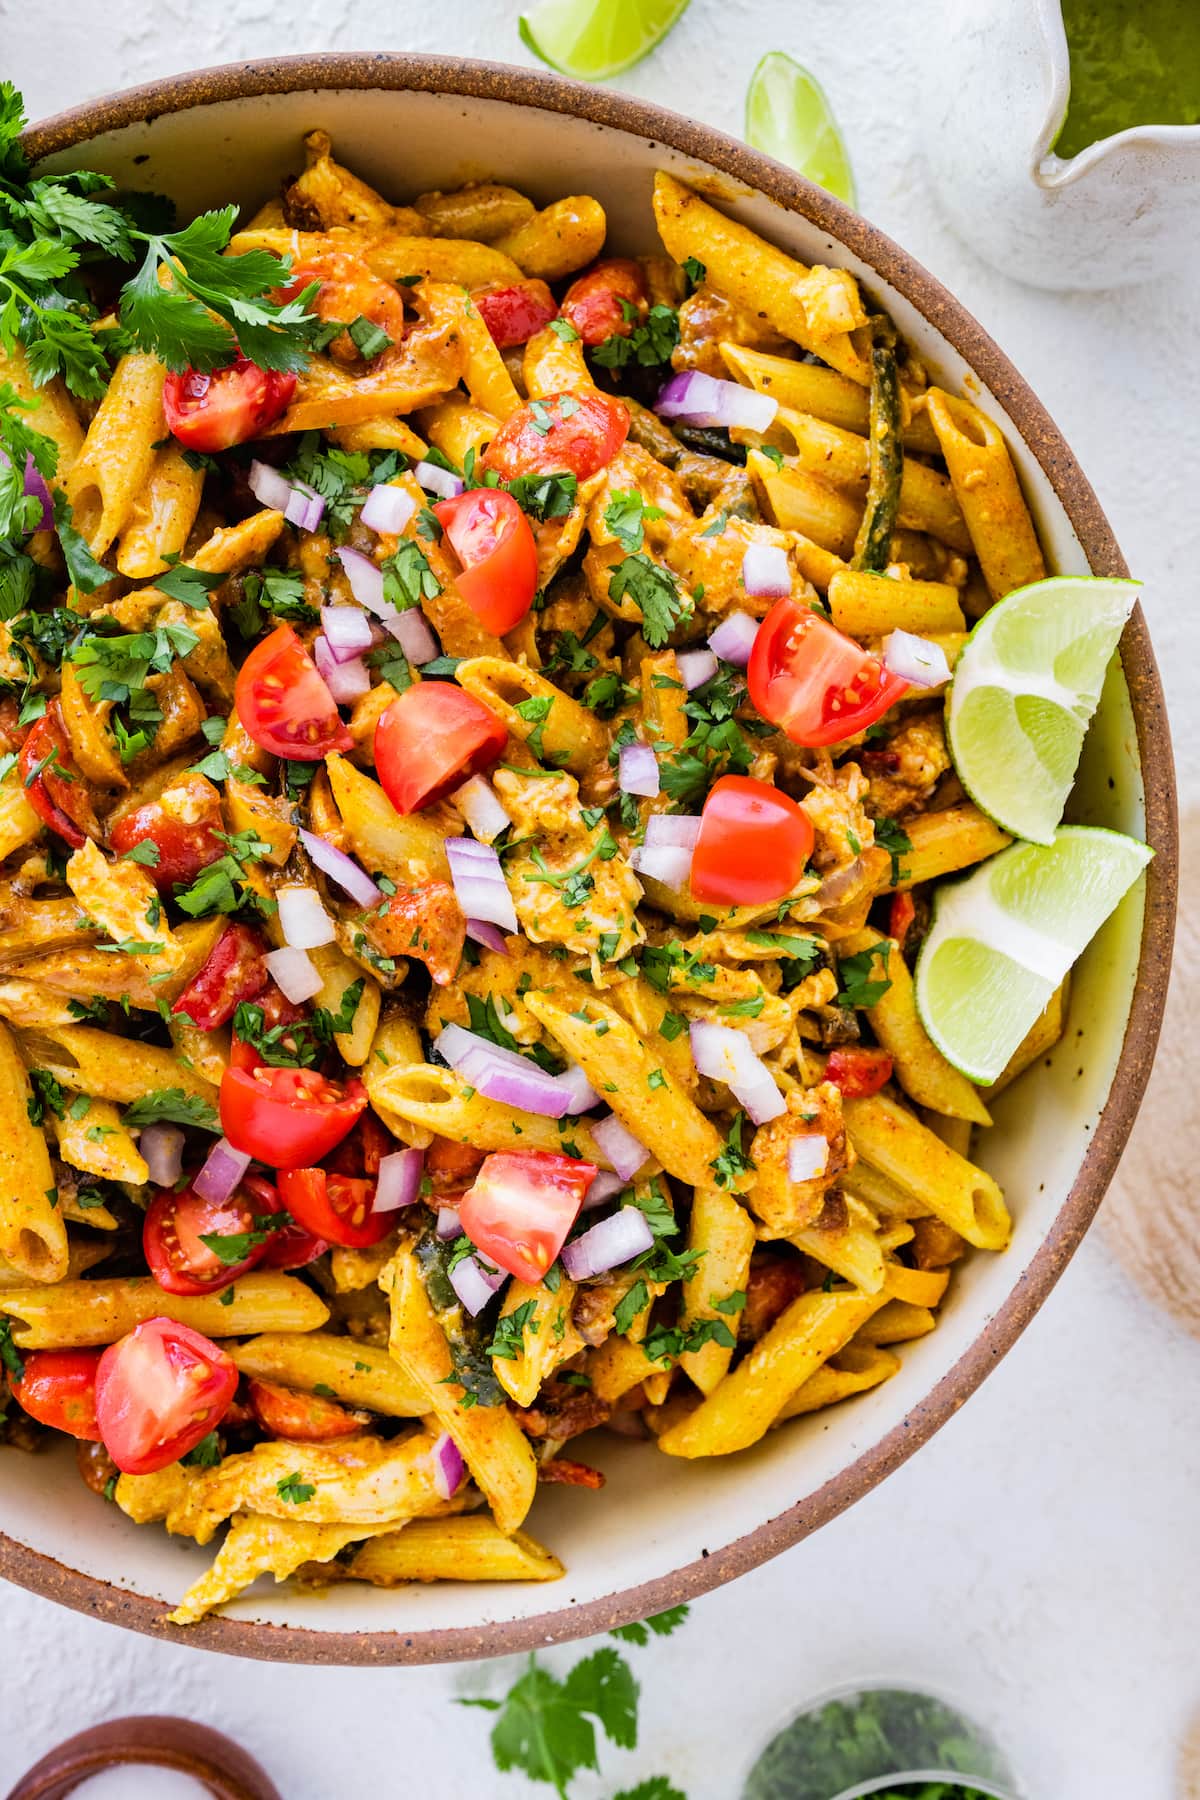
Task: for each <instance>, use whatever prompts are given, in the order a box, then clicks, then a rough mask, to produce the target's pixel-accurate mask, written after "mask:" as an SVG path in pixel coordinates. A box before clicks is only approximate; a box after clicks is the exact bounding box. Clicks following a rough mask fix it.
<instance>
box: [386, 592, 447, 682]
mask: <svg viewBox="0 0 1200 1800" xmlns="http://www.w3.org/2000/svg"><path fill="white" fill-rule="evenodd" d="M385 622H386V621H385ZM386 623H387V628H388V630H389V631H390V632H391V634H392V636H393V637H394V638H395V640H396V642H397V643H398V644H399V646H400V648H401V649H402V650H403V652H404V654H405V656H407V658H408V660H409V662H410V663H412V664H413V666H414V667H415V668H418V669H423V668H424V666H425V664H426V663H427V662H432V661H433V659H434V657H435V656H436V655H437V653H438V647H437V639H436V638H435V637H434V635H433V633H432V631H430V629H429V624H428V621H427V620H426V618H425V615H424V613H423V612H421V611H420V610H419V609H418V608H417V607H415V606H410V607H409V609H408V611H407V612H402V613H397V614H396V617H395V620H394V621H391V622H386Z"/></svg>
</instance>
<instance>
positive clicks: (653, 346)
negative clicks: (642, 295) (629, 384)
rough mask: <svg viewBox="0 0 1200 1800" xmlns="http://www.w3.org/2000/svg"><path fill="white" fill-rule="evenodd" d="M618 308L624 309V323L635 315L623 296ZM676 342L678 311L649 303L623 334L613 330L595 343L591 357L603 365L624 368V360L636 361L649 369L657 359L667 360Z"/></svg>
mask: <svg viewBox="0 0 1200 1800" xmlns="http://www.w3.org/2000/svg"><path fill="white" fill-rule="evenodd" d="M621 310H622V311H623V312H624V313H625V322H626V324H629V323H630V322H631V320H632V319H636V318H637V316H638V313H637V308H636V307H635V306H633V305H631V303H630V302H629V301H627V300H622V302H621ZM678 342H679V314H678V313H677V312H676V311H675V308H674V307H673V306H652V307H651V308H650V311H649V312H648V313H647V314H646V317H645V319H644V320H643V321H641V322H640V323H639V324H637V325H634V327H633V330H632V331H631V332H629V333H628V334H627V335H626V336H624V337H622V336H621V334H620V333H619V332H614V333H613V335H612V336H611V337H606V338H605V340H604V342H603V343H602V344H597V345H596V348H595V349H594V350H593V351H592V361H593V362H596V363H599V365H600V367H601V368H602V369H623V368H624V367H625V365H626V364H627V363H638V364H640V365H641V367H642V368H644V369H650V368H653V367H654V366H655V365H656V364H657V363H669V362H670V360H671V352H672V350H674V348H675V346H676V344H677V343H678Z"/></svg>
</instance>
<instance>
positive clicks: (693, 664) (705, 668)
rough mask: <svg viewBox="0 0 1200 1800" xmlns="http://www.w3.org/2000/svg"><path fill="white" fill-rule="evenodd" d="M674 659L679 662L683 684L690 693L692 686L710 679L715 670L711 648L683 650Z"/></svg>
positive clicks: (714, 658)
mask: <svg viewBox="0 0 1200 1800" xmlns="http://www.w3.org/2000/svg"><path fill="white" fill-rule="evenodd" d="M675 661H676V662H677V663H678V664H679V673H680V674H681V675H682V676H683V685H684V687H685V688H686V689H687V691H688V693H689V694H690V693H691V692H692V690H693V689H694V688H698V687H703V686H704V684H705V682H706V681H711V680H712V678H713V676H714V675H715V674H716V672H717V659H716V657H715V656H714V655H713V653H712V651H711V650H685V651H684V652H683V654H682V655H681V656H677V657H676V658H675Z"/></svg>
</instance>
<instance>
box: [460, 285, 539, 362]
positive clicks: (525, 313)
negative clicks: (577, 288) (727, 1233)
mask: <svg viewBox="0 0 1200 1800" xmlns="http://www.w3.org/2000/svg"><path fill="white" fill-rule="evenodd" d="M471 305H472V306H473V307H474V308H475V310H476V312H478V314H479V315H480V317H481V318H482V320H483V322H484V324H485V325H486V326H487V328H488V330H489V331H490V332H491V334H492V341H493V342H494V343H495V345H496V347H497V348H498V349H500V350H511V349H512V347H513V345H514V344H527V343H528V342H529V340H530V338H531V337H534V336H536V334H537V333H538V332H539V331H544V330H545V329H546V326H547V325H548V324H549V323H550V321H551V319H553V318H554V317H555V316H556V315H557V313H558V307H557V306H556V305H555V304H554V296H553V294H552V293H551V292H550V289H549V288H548V287H547V286H546V284H545V282H544V281H535V280H533V279H532V278H531V279H528V280H525V281H516V282H513V283H512V284H511V285H509V286H504V285H501V284H499V283H498V284H497V285H496V286H495V287H490V288H479V289H476V291H475V292H474V293H473V294H472V295H471Z"/></svg>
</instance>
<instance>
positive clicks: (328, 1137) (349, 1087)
mask: <svg viewBox="0 0 1200 1800" xmlns="http://www.w3.org/2000/svg"><path fill="white" fill-rule="evenodd" d="M366 1104H367V1094H366V1089H365V1088H364V1087H363V1084H362V1082H361V1081H359V1079H358V1078H357V1076H355V1077H353V1078H352V1079H351V1080H349V1081H348V1082H346V1084H345V1086H344V1087H343V1086H342V1085H341V1084H340V1083H338V1082H336V1081H327V1080H326V1079H325V1077H324V1076H323V1075H318V1074H317V1072H316V1070H315V1069H272V1068H269V1067H268V1066H267V1064H266V1063H260V1065H259V1066H258V1068H257V1069H235V1068H228V1069H226V1071H225V1073H224V1075H223V1076H222V1077H221V1097H220V1110H221V1130H222V1131H223V1132H224V1133H225V1136H226V1137H227V1138H228V1139H229V1142H230V1143H231V1144H232V1145H233V1147H234V1149H235V1150H240V1151H242V1153H243V1155H246V1156H253V1157H255V1158H256V1159H257V1160H258V1161H259V1162H264V1163H267V1164H268V1165H273V1166H274V1167H275V1168H277V1169H299V1168H303V1167H306V1166H307V1165H308V1164H310V1163H315V1162H317V1161H318V1160H319V1159H320V1158H321V1157H322V1156H327V1155H328V1154H329V1152H330V1151H331V1150H332V1149H333V1147H334V1145H335V1144H340V1143H341V1141H342V1139H343V1138H344V1137H345V1135H346V1133H347V1132H348V1131H349V1130H350V1128H351V1126H352V1125H353V1124H354V1121H355V1120H356V1119H357V1118H358V1116H359V1114H360V1113H361V1112H362V1111H363V1109H364V1107H365V1106H366ZM284 1205H285V1206H286V1205H287V1202H286V1200H285V1201H284ZM291 1210H292V1209H291V1207H290V1206H289V1207H288V1211H289V1212H291ZM292 1216H293V1217H296V1215H295V1214H293V1215H292ZM300 1222H301V1224H304V1223H305V1221H304V1220H301V1221H300Z"/></svg>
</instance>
